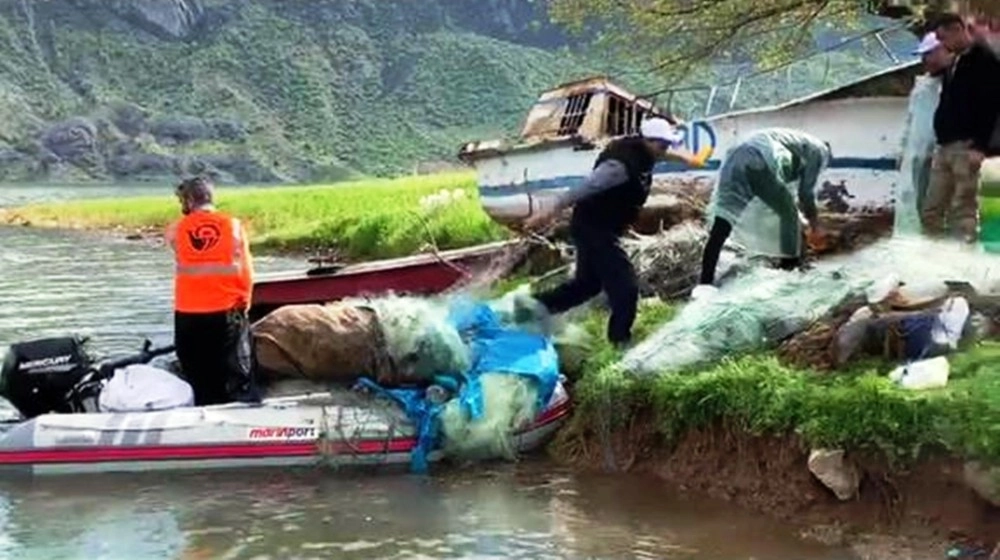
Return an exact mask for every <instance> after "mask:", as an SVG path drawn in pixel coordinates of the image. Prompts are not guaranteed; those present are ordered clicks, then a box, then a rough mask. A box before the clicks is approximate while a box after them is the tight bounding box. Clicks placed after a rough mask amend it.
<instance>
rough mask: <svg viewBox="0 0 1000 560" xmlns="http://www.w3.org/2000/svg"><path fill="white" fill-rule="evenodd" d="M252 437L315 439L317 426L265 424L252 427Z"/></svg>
mask: <svg viewBox="0 0 1000 560" xmlns="http://www.w3.org/2000/svg"><path fill="white" fill-rule="evenodd" d="M249 437H250V439H284V440H291V439H315V438H316V428H315V427H311V426H310V427H303V426H270V427H268V426H264V427H258V428H250V433H249Z"/></svg>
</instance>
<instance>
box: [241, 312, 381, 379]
mask: <svg viewBox="0 0 1000 560" xmlns="http://www.w3.org/2000/svg"><path fill="white" fill-rule="evenodd" d="M252 332H253V336H254V344H255V354H256V357H257V364H258V366H259V368H260V372H261V376H262V377H264V378H265V379H282V378H298V379H310V380H313V381H340V382H350V381H352V380H354V379H357V378H358V377H361V376H378V375H379V374H384V370H386V369H387V368H386V367H385V364H386V358H385V350H384V346H385V345H384V343H383V342H382V340H383V337H382V333H381V328H380V327H379V324H378V320H377V318H376V316H375V312H374V311H372V310H370V309H366V308H361V307H354V306H351V305H343V304H333V305H288V306H285V307H281V308H278V309H277V310H275V311H273V312H272V313H270V314H268V315H267V316H266V317H264V318H263V319H261V320H259V321H257V322H256V323H254V325H253V327H252Z"/></svg>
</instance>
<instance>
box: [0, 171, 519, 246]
mask: <svg viewBox="0 0 1000 560" xmlns="http://www.w3.org/2000/svg"><path fill="white" fill-rule="evenodd" d="M441 190H447V191H450V192H455V191H457V192H459V193H461V198H458V199H457V200H451V201H449V202H448V203H447V204H444V205H442V206H440V207H438V208H436V209H427V208H422V207H421V203H420V201H421V199H423V198H424V197H426V196H428V195H433V194H435V193H438V192H439V191H441ZM164 191H165V194H164V195H163V196H155V197H135V198H116V199H101V200H82V201H70V202H54V203H44V204H32V205H28V206H22V207H19V208H14V209H8V210H0V221H3V222H7V223H21V224H27V225H31V226H37V227H62V228H75V229H90V230H109V231H110V230H125V231H127V232H140V233H146V234H151V233H152V234H158V233H159V232H160V231H162V228H164V227H165V226H166V225H167V224H168V223H169V222H170V221H172V220H174V219H176V218H177V216H178V209H177V201H176V199H175V198H174V197H173V196H172V195H171V194H170V193H169V189H168V188H165V189H164ZM218 204H219V207H220V208H222V209H224V210H226V211H227V212H230V213H232V214H233V215H235V216H238V217H240V218H243V219H244V220H245V221H246V222H247V223H248V225H249V227H250V231H251V237H252V240H253V245H254V247H255V248H256V249H258V250H264V251H271V252H276V251H289V252H294V251H303V250H317V249H336V250H338V251H340V253H341V255H342V256H343V257H344V258H346V259H348V260H364V259H377V258H386V257H396V256H403V255H408V254H412V253H413V252H416V251H418V250H420V249H421V248H422V247H423V246H425V245H426V244H428V243H431V242H433V243H435V244H436V246H437V247H438V248H439V249H452V248H458V247H464V246H469V245H475V244H478V243H486V242H489V241H495V240H498V239H502V238H503V236H504V230H503V229H502V228H500V227H499V226H497V225H496V224H494V223H493V222H492V221H491V220H490V219H489V217H487V216H486V214H485V213H484V212H483V211H482V209H481V208H480V206H479V200H478V198H477V195H476V190H475V176H474V174H471V173H449V174H439V175H422V176H410V177H402V178H399V179H393V180H364V181H354V182H347V183H337V184H332V185H314V186H288V187H260V188H232V189H226V188H220V189H219V193H218Z"/></svg>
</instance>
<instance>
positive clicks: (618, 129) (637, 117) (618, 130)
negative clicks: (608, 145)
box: [604, 94, 647, 138]
mask: <svg viewBox="0 0 1000 560" xmlns="http://www.w3.org/2000/svg"><path fill="white" fill-rule="evenodd" d="M646 113H647V111H646V110H645V109H642V108H641V107H636V106H635V103H632V102H631V101H627V100H625V99H622V98H621V97H618V96H617V95H614V94H609V95H608V111H607V113H606V117H605V123H604V128H605V133H607V135H608V136H610V137H612V138H614V137H616V136H627V135H629V134H635V133H637V132H638V130H639V123H641V122H642V119H644V118H645V117H646Z"/></svg>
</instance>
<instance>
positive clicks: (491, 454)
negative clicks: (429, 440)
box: [440, 373, 539, 460]
mask: <svg viewBox="0 0 1000 560" xmlns="http://www.w3.org/2000/svg"><path fill="white" fill-rule="evenodd" d="M480 382H481V383H482V388H483V414H482V416H481V417H480V418H478V419H475V420H473V419H470V418H469V417H468V415H467V414H466V413H465V411H464V410H462V407H461V404H460V403H459V401H458V399H452V400H451V401H449V402H448V404H446V405H445V406H444V409H443V410H442V411H441V416H440V420H441V434H442V436H443V438H442V439H443V442H444V443H443V445H442V449H443V451H444V452H445V454H447V455H448V456H449V457H455V458H459V459H467V460H481V459H493V458H502V459H509V460H513V459H514V458H516V456H517V446H516V441H515V437H514V436H515V432H516V430H517V429H518V428H521V427H524V426H526V425H528V424H530V423H531V421H532V420H533V419H534V418H535V417H536V416H537V415H538V412H539V411H538V410H537V402H538V388H537V387H536V386H535V384H534V383H532V381H531V380H530V379H528V378H526V377H522V376H519V375H510V374H506V373H484V374H483V375H482V376H481V377H480Z"/></svg>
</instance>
